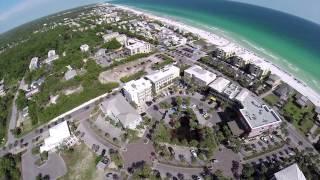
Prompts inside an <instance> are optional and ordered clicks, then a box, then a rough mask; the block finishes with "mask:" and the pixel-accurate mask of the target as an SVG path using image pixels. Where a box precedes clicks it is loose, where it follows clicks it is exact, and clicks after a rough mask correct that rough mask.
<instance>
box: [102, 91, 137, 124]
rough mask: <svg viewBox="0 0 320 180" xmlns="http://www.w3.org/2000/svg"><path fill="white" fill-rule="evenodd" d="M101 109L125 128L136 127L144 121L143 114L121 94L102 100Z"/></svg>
mask: <svg viewBox="0 0 320 180" xmlns="http://www.w3.org/2000/svg"><path fill="white" fill-rule="evenodd" d="M100 109H101V111H102V112H103V113H104V114H105V115H107V116H108V117H110V118H111V119H113V120H115V121H116V122H120V123H121V124H122V126H123V127H124V128H129V129H135V128H136V127H137V126H138V125H139V124H140V123H141V122H142V118H141V116H140V115H139V114H138V112H137V111H136V110H135V109H134V108H133V107H132V106H131V105H130V104H129V103H128V101H126V99H125V98H124V97H123V96H122V95H121V94H118V95H116V96H114V97H112V98H111V99H109V100H106V101H104V102H102V103H101V104H100Z"/></svg>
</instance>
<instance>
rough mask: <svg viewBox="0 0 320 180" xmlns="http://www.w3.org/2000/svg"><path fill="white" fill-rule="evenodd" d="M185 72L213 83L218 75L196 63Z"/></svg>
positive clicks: (207, 82)
mask: <svg viewBox="0 0 320 180" xmlns="http://www.w3.org/2000/svg"><path fill="white" fill-rule="evenodd" d="M185 72H187V73H188V74H191V75H192V76H195V77H196V78H198V79H201V80H202V81H204V82H206V84H209V83H211V82H212V81H214V80H215V79H216V77H217V76H216V74H214V73H212V72H210V71H207V70H205V69H203V68H202V67H200V66H198V65H194V66H192V67H190V68H188V69H186V70H185Z"/></svg>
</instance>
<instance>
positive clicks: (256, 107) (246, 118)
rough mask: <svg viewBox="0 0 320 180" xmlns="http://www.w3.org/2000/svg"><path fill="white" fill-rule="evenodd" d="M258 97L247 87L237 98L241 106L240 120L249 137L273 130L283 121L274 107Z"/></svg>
mask: <svg viewBox="0 0 320 180" xmlns="http://www.w3.org/2000/svg"><path fill="white" fill-rule="evenodd" d="M257 98H258V97H256V96H255V95H253V94H252V93H251V92H250V91H249V90H246V89H243V90H242V91H241V92H240V93H239V94H238V95H237V96H236V98H235V99H236V101H237V102H238V103H239V104H240V106H241V107H240V110H239V113H240V120H241V122H242V124H243V125H244V127H245V129H246V131H247V133H248V136H249V137H253V136H257V135H260V134H261V133H263V132H271V131H273V130H274V129H275V128H277V127H279V126H280V124H281V122H282V120H281V119H280V117H279V115H277V114H276V112H275V111H274V110H273V109H271V108H269V107H268V106H267V105H265V104H263V102H262V101H261V100H260V99H257Z"/></svg>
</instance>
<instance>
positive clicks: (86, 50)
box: [80, 44, 89, 52]
mask: <svg viewBox="0 0 320 180" xmlns="http://www.w3.org/2000/svg"><path fill="white" fill-rule="evenodd" d="M80 51H81V52H88V51H89V45H88V44H82V45H81V46H80Z"/></svg>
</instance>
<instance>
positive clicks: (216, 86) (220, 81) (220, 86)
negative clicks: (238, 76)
mask: <svg viewBox="0 0 320 180" xmlns="http://www.w3.org/2000/svg"><path fill="white" fill-rule="evenodd" d="M229 84H230V81H229V80H228V79H226V78H223V77H218V78H217V79H216V80H215V81H213V82H212V83H210V84H209V87H210V88H211V89H213V90H214V91H216V92H218V93H220V94H222V93H223V91H224V90H225V89H226V88H227V87H228V85H229Z"/></svg>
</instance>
